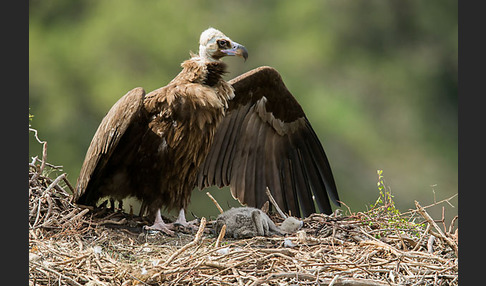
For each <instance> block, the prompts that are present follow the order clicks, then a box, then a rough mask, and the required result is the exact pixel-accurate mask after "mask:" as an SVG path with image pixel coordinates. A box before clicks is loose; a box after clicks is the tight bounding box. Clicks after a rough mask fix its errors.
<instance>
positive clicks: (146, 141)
mask: <svg viewBox="0 0 486 286" xmlns="http://www.w3.org/2000/svg"><path fill="white" fill-rule="evenodd" d="M224 55H238V56H241V57H244V58H245V59H246V57H247V52H246V49H245V48H244V47H243V46H241V45H239V44H237V43H235V42H233V41H231V40H230V39H229V38H227V37H226V36H225V35H224V34H222V33H221V32H219V31H217V30H215V29H212V28H210V29H208V30H206V31H205V32H203V34H202V35H201V39H200V49H199V55H193V56H192V58H191V59H189V60H187V61H185V62H184V63H182V67H183V69H182V71H181V72H180V73H179V74H178V75H177V76H176V77H175V78H174V79H173V80H172V81H171V82H170V83H169V84H168V85H167V86H165V87H162V88H159V89H157V90H154V91H152V92H150V93H149V94H145V92H144V90H143V89H142V88H135V89H133V90H131V91H129V92H128V93H127V94H126V95H125V96H123V97H122V98H120V100H119V101H118V102H117V103H115V105H114V106H113V107H112V108H111V109H110V111H109V112H108V114H107V115H106V116H105V117H104V118H103V120H102V122H101V124H100V126H99V127H98V130H97V131H96V133H95V135H94V136H93V139H92V142H91V144H90V146H89V148H88V151H87V153H86V158H85V161H84V163H83V166H82V168H81V172H80V176H79V178H78V182H77V187H76V193H75V200H76V201H77V203H79V204H87V205H95V204H96V203H97V201H98V200H99V199H100V198H102V197H105V196H109V197H112V198H114V199H117V200H121V199H123V198H126V197H130V196H133V197H136V198H137V199H139V200H140V201H142V203H143V205H145V206H147V207H148V209H149V211H151V212H152V213H154V212H157V215H156V222H155V224H154V226H153V227H154V228H156V229H161V230H164V231H166V232H167V233H170V230H168V228H166V226H167V225H165V223H163V221H162V219H161V217H160V211H159V210H160V208H161V207H166V208H168V209H169V210H170V209H173V208H176V209H179V210H181V212H180V217H179V219H178V222H179V223H182V224H184V223H186V221H185V217H184V211H183V210H184V209H185V208H186V207H187V205H188V203H189V200H190V196H191V192H192V190H193V189H194V187H196V186H198V187H199V188H200V189H203V188H205V187H208V186H211V185H217V186H220V187H221V186H230V188H231V192H232V194H233V196H234V197H235V198H237V199H238V200H239V201H240V202H242V203H243V204H246V205H249V206H253V207H258V208H259V207H261V206H262V204H263V203H264V202H265V201H266V200H267V199H266V194H265V187H266V186H268V187H269V188H270V190H271V192H272V194H273V196H274V197H275V199H276V201H277V203H278V204H279V205H280V206H281V207H282V208H283V209H284V211H291V212H292V214H293V215H299V214H302V215H304V216H307V215H309V214H310V213H313V212H315V211H316V210H315V208H314V201H313V196H314V197H315V201H316V202H317V205H318V207H319V209H320V211H321V212H325V213H330V212H331V206H330V203H329V199H328V194H329V196H330V197H331V199H332V200H333V201H334V202H335V203H336V204H337V205H339V202H338V200H339V198H338V194H337V190H336V186H335V183H334V179H333V176H332V173H331V169H330V166H329V162H328V161H327V158H326V155H325V153H324V150H323V148H322V146H321V144H320V142H319V139H318V138H317V136H316V134H315V133H314V131H313V130H312V127H311V125H310V123H309V122H308V120H307V118H306V117H305V114H304V112H303V110H302V108H301V107H300V105H299V104H298V103H297V101H296V100H295V98H294V97H293V96H292V94H291V93H290V92H289V91H288V90H287V88H286V87H285V85H284V84H283V82H282V79H281V77H280V75H279V74H278V72H277V71H276V70H275V69H273V68H271V67H260V68H257V69H255V70H252V71H250V72H248V73H246V74H244V75H241V76H239V77H237V78H235V79H233V80H231V81H230V82H225V81H224V80H223V78H222V76H223V75H224V74H225V73H226V64H225V63H223V62H222V61H221V60H220V58H221V57H222V56H224ZM326 191H327V194H326ZM157 225H158V226H159V227H157Z"/></svg>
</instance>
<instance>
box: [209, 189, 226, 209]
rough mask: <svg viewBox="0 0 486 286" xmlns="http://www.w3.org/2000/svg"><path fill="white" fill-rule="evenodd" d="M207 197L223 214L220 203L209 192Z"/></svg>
mask: <svg viewBox="0 0 486 286" xmlns="http://www.w3.org/2000/svg"><path fill="white" fill-rule="evenodd" d="M206 195H208V197H209V198H210V199H211V200H212V201H213V203H214V204H215V205H216V207H217V208H218V210H219V213H223V212H224V211H223V209H222V208H221V206H220V205H219V204H218V201H216V199H215V198H214V197H213V196H212V195H211V194H210V193H209V192H206Z"/></svg>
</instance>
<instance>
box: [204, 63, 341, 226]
mask: <svg viewBox="0 0 486 286" xmlns="http://www.w3.org/2000/svg"><path fill="white" fill-rule="evenodd" d="M230 83H231V84H232V86H233V88H234V91H235V97H234V98H233V99H232V100H231V101H230V102H229V108H228V110H227V113H226V116H225V117H224V119H223V122H222V123H221V125H220V127H219V128H218V130H217V131H216V134H215V139H214V142H213V145H212V146H211V149H210V152H209V155H208V157H207V158H206V160H205V162H204V164H203V165H202V168H201V170H200V173H199V178H198V187H199V188H201V189H203V188H205V187H208V186H210V185H217V186H220V187H221V186H228V185H229V186H230V189H231V193H232V195H233V196H234V197H235V198H237V199H238V200H239V201H240V202H241V203H242V204H247V205H250V206H253V207H261V206H262V205H263V204H264V203H265V201H267V200H268V198H267V197H266V195H265V187H268V188H269V189H270V191H271V193H272V195H273V196H274V198H275V200H276V201H277V203H278V204H279V206H280V207H281V208H282V209H283V210H284V211H287V212H288V211H290V212H291V213H292V214H293V215H296V216H299V215H304V216H308V215H309V214H311V213H313V212H315V211H316V210H315V202H314V200H315V201H316V204H317V206H318V208H319V210H320V211H321V212H324V213H327V214H330V213H331V212H332V209H331V206H330V202H329V198H328V196H330V197H331V199H332V201H333V202H334V203H336V204H337V205H339V202H338V200H339V197H338V193H337V188H336V185H335V182H334V178H333V176H332V172H331V167H330V165H329V162H328V160H327V157H326V155H325V152H324V149H323V148H322V145H321V143H320V141H319V139H318V137H317V135H316V134H315V132H314V130H313V129H312V126H311V125H310V123H309V122H308V120H307V118H306V116H305V114H304V111H303V110H302V108H301V106H300V105H299V103H298V102H297V101H296V100H295V98H294V97H293V95H292V94H291V93H290V92H289V91H288V89H287V88H286V87H285V85H284V83H283V81H282V78H281V77H280V75H279V74H278V72H277V71H276V70H275V69H273V68H271V67H260V68H257V69H255V70H252V71H250V72H248V73H246V74H243V75H241V76H239V77H237V78H235V79H233V80H231V81H230Z"/></svg>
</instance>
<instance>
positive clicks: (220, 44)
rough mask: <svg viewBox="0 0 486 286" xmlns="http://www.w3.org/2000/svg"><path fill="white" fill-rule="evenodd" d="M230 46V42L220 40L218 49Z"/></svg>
mask: <svg viewBox="0 0 486 286" xmlns="http://www.w3.org/2000/svg"><path fill="white" fill-rule="evenodd" d="M227 46H228V41H226V40H218V47H220V48H226V47H227Z"/></svg>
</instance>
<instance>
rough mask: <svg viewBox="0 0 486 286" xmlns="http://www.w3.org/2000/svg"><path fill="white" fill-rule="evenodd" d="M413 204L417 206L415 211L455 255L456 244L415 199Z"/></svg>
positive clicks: (456, 250) (456, 251)
mask: <svg viewBox="0 0 486 286" xmlns="http://www.w3.org/2000/svg"><path fill="white" fill-rule="evenodd" d="M415 206H416V207H417V211H418V212H419V213H420V214H421V215H422V216H423V217H424V218H425V220H426V221H427V222H428V223H430V224H431V225H432V226H433V227H434V228H435V230H436V231H437V234H438V236H439V238H441V239H442V240H443V241H445V243H447V244H448V245H449V246H450V247H451V248H452V249H453V250H454V252H455V253H456V255H457V254H458V248H457V244H456V243H455V242H454V241H452V240H451V239H450V238H448V237H447V236H446V235H445V234H444V233H443V232H442V230H441V229H440V227H439V226H438V225H437V224H436V223H435V222H434V220H433V219H432V218H431V217H430V215H429V214H428V213H427V212H426V211H425V210H424V208H423V207H422V206H420V204H419V203H418V202H417V201H415Z"/></svg>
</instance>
